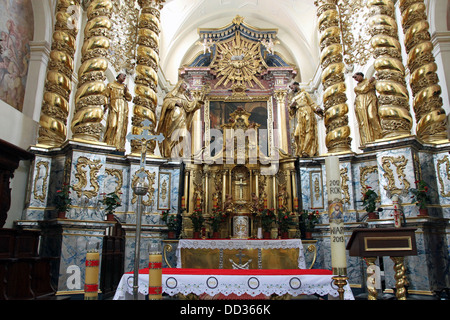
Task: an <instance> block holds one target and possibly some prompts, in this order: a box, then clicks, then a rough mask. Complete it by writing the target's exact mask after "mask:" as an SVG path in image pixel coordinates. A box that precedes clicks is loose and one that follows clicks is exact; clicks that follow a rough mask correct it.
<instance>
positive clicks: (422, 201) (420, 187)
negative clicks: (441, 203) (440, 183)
mask: <svg viewBox="0 0 450 320" xmlns="http://www.w3.org/2000/svg"><path fill="white" fill-rule="evenodd" d="M415 184H416V186H417V188H412V189H411V192H412V194H413V195H412V196H411V198H412V199H413V203H415V204H416V206H418V207H419V209H425V208H426V207H427V204H429V203H430V201H431V200H430V196H429V195H428V194H427V193H428V186H427V184H426V183H425V181H423V180H418V181H415Z"/></svg>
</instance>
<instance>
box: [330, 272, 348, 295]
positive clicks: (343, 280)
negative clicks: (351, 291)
mask: <svg viewBox="0 0 450 320" xmlns="http://www.w3.org/2000/svg"><path fill="white" fill-rule="evenodd" d="M332 279H333V280H334V284H335V285H336V286H337V287H338V293H339V300H344V292H345V289H344V286H345V285H346V284H347V280H348V277H347V276H334V277H332Z"/></svg>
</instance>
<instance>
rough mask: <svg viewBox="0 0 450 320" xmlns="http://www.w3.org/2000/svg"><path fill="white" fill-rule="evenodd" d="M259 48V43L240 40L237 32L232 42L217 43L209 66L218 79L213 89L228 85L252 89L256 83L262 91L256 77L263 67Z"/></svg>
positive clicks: (262, 87) (261, 86)
mask: <svg viewBox="0 0 450 320" xmlns="http://www.w3.org/2000/svg"><path fill="white" fill-rule="evenodd" d="M260 46H261V43H260V42H254V41H249V40H247V39H244V38H241V35H240V32H239V31H237V32H236V35H235V37H234V38H233V39H232V40H230V41H227V42H221V43H217V52H216V56H215V58H214V61H213V62H212V64H211V69H213V70H215V72H216V74H217V78H218V79H219V81H218V82H217V83H216V85H215V88H217V87H218V86H220V85H223V86H225V87H226V86H227V85H228V84H229V83H231V84H232V85H233V86H249V87H251V88H253V87H254V83H256V84H257V85H258V86H259V87H260V88H261V89H264V86H263V85H262V83H261V82H260V81H259V79H258V77H257V75H258V74H260V73H261V70H262V68H263V66H264V65H265V62H264V59H263V58H262V56H261V49H260ZM266 67H267V66H266Z"/></svg>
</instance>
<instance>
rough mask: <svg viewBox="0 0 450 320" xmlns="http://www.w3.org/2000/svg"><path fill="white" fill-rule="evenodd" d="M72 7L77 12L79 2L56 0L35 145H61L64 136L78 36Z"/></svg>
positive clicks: (76, 0)
mask: <svg viewBox="0 0 450 320" xmlns="http://www.w3.org/2000/svg"><path fill="white" fill-rule="evenodd" d="M69 7H70V10H69ZM74 8H77V9H78V11H79V10H80V0H58V2H57V4H56V24H55V30H54V32H53V43H52V50H51V52H50V61H49V64H48V70H47V79H46V82H45V91H44V98H43V102H42V110H41V116H40V120H39V134H38V144H40V145H45V146H48V147H54V146H60V145H61V144H62V143H63V142H64V141H65V140H66V137H67V127H66V126H67V117H68V115H69V97H70V93H71V88H72V75H73V71H74V62H73V60H74V55H75V47H76V38H77V35H78V29H77V26H76V25H75V23H74V22H75V21H73V20H72V19H74V16H73V15H74V14H75V13H74V11H71V10H73V9H74Z"/></svg>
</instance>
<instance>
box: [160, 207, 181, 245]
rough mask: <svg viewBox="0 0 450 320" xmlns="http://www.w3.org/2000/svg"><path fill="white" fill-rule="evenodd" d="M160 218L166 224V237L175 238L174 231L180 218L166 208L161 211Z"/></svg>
mask: <svg viewBox="0 0 450 320" xmlns="http://www.w3.org/2000/svg"><path fill="white" fill-rule="evenodd" d="M161 220H162V221H164V222H165V224H166V225H167V230H168V232H167V238H169V239H175V238H176V232H177V230H178V227H179V225H180V219H179V218H178V217H177V216H176V214H169V210H166V211H163V212H162V214H161Z"/></svg>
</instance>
